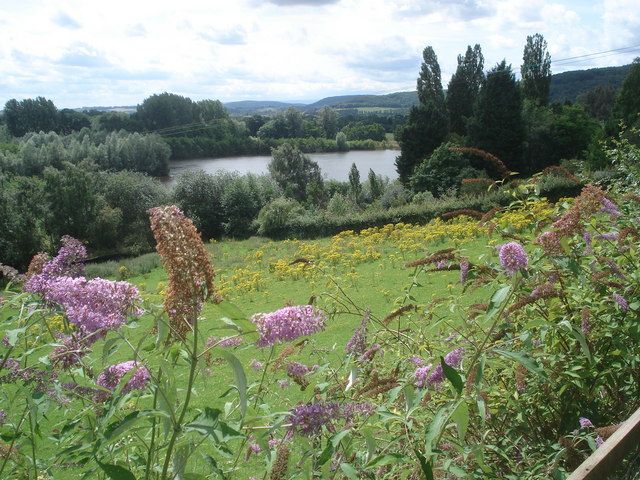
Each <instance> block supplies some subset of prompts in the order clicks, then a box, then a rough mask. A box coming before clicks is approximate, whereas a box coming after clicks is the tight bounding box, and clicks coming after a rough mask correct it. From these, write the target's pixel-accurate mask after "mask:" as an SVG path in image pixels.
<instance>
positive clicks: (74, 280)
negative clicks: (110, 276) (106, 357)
mask: <svg viewBox="0 0 640 480" xmlns="http://www.w3.org/2000/svg"><path fill="white" fill-rule="evenodd" d="M86 258H87V251H86V249H85V248H84V246H83V245H82V243H80V242H79V241H78V240H76V239H75V238H72V237H69V236H64V237H62V247H61V248H60V250H59V251H58V255H57V256H56V257H55V258H53V259H51V260H48V261H46V262H45V263H44V264H43V266H42V271H41V272H40V273H35V274H33V275H31V276H30V277H29V279H28V280H27V282H26V283H25V285H24V290H25V291H27V292H31V293H38V294H40V295H42V297H43V298H44V300H46V301H47V302H53V303H57V304H58V305H60V306H61V307H62V308H64V309H65V313H66V316H67V318H68V319H69V321H70V322H72V323H73V324H74V325H76V326H77V327H78V329H79V331H80V332H81V333H82V334H83V335H84V336H86V338H83V339H82V340H83V341H85V342H86V343H87V344H91V343H93V342H95V341H96V340H97V339H98V338H102V337H104V336H105V335H106V332H107V331H109V330H117V329H119V328H120V326H121V325H122V324H123V323H124V322H125V321H126V319H127V315H135V316H139V315H141V314H142V310H141V309H140V308H138V306H137V303H138V302H139V300H140V296H139V293H138V289H137V288H136V287H135V286H133V285H131V284H130V283H127V282H113V281H110V280H104V279H102V278H93V279H91V280H87V279H86V278H84V277H82V276H80V274H81V273H82V272H83V269H84V267H83V264H82V262H83V261H84V260H85V259H86Z"/></svg>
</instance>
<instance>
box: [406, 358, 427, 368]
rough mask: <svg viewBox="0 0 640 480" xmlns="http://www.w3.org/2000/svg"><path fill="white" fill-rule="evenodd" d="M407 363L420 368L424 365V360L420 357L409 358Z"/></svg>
mask: <svg viewBox="0 0 640 480" xmlns="http://www.w3.org/2000/svg"><path fill="white" fill-rule="evenodd" d="M409 361H410V362H411V363H413V364H414V365H415V366H417V367H422V366H423V365H424V360H423V359H421V358H420V357H415V356H414V357H409Z"/></svg>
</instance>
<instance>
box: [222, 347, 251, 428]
mask: <svg viewBox="0 0 640 480" xmlns="http://www.w3.org/2000/svg"><path fill="white" fill-rule="evenodd" d="M220 353H221V354H222V356H223V357H224V358H225V359H226V360H227V362H229V365H231V369H232V370H233V376H234V377H235V379H236V388H237V389H238V395H239V396H240V411H241V412H242V417H243V418H244V415H245V413H246V412H247V377H246V375H245V374H244V368H242V363H240V360H238V359H237V357H236V356H235V355H234V354H233V353H231V352H229V351H228V350H226V349H221V351H220Z"/></svg>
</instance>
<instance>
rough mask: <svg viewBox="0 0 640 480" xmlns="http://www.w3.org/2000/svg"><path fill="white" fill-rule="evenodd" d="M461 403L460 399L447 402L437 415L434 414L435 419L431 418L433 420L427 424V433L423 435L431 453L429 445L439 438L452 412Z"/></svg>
mask: <svg viewBox="0 0 640 480" xmlns="http://www.w3.org/2000/svg"><path fill="white" fill-rule="evenodd" d="M461 403H462V399H460V400H458V401H457V402H455V403H452V402H449V403H447V404H445V405H443V406H442V407H440V410H438V413H436V415H435V417H433V420H432V421H431V423H430V424H429V428H427V433H426V435H425V445H426V447H427V449H428V451H432V445H431V444H432V443H433V441H434V440H436V439H438V438H439V437H440V434H441V433H442V431H443V430H444V427H445V425H446V424H447V422H448V421H449V419H450V418H451V414H452V412H453V411H455V409H456V408H458V405H460V404H461Z"/></svg>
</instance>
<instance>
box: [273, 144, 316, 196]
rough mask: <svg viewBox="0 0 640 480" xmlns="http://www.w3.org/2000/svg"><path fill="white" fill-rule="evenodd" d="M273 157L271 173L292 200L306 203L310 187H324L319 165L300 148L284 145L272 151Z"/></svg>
mask: <svg viewBox="0 0 640 480" xmlns="http://www.w3.org/2000/svg"><path fill="white" fill-rule="evenodd" d="M271 157H272V158H271V162H269V166H268V168H269V173H270V174H271V176H272V177H273V178H274V179H275V181H276V182H277V183H278V185H280V187H281V188H282V189H283V190H284V192H285V194H287V195H288V196H290V197H291V198H294V199H296V200H297V201H299V202H304V201H305V200H306V197H307V187H308V186H310V185H314V188H317V187H319V186H321V185H323V182H322V174H321V171H320V167H319V165H318V163H317V162H315V161H313V160H311V158H310V157H309V156H308V155H305V154H304V153H302V152H301V151H300V149H299V148H298V147H296V146H294V145H291V144H290V143H284V144H282V145H281V146H279V147H278V148H274V149H273V150H272V151H271Z"/></svg>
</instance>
